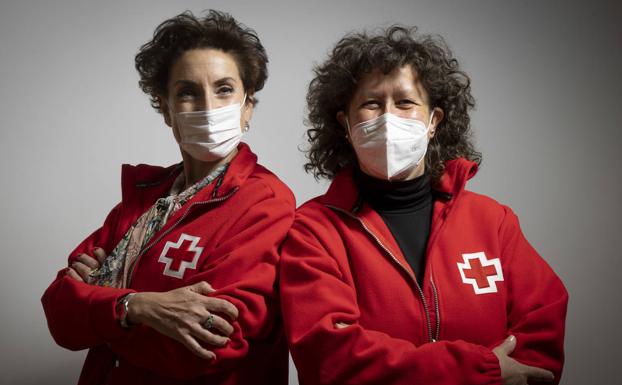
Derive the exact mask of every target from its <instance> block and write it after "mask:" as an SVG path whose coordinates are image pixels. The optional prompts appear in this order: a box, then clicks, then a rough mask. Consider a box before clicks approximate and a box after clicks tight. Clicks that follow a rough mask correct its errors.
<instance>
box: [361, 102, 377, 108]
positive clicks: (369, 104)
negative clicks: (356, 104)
mask: <svg viewBox="0 0 622 385" xmlns="http://www.w3.org/2000/svg"><path fill="white" fill-rule="evenodd" d="M378 107H380V102H378V101H377V100H367V101H365V102H364V103H363V104H361V108H367V109H369V110H372V109H375V108H378Z"/></svg>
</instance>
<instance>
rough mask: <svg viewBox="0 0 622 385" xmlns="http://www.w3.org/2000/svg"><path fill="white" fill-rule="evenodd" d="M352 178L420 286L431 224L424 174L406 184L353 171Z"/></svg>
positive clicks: (427, 188) (428, 189) (429, 200)
mask: <svg viewBox="0 0 622 385" xmlns="http://www.w3.org/2000/svg"><path fill="white" fill-rule="evenodd" d="M354 179H355V181H356V184H357V185H358V187H359V190H360V191H361V194H362V196H363V199H364V200H365V201H366V202H368V203H369V204H370V205H371V206H372V207H373V208H374V210H376V211H377V212H378V213H379V214H380V216H381V217H382V219H383V220H384V223H385V224H386V225H387V227H388V228H389V230H391V233H392V234H393V237H394V238H395V240H396V241H397V244H398V245H399V247H400V249H401V250H402V254H404V257H406V261H407V262H408V264H409V265H410V267H411V268H412V270H413V271H414V273H415V276H416V277H417V281H419V283H421V282H423V275H424V271H425V253H426V247H427V244H428V237H429V235H430V227H431V224H432V189H431V187H430V178H429V176H428V175H427V174H424V175H422V176H420V177H418V178H415V179H412V180H407V181H394V182H391V181H387V180H381V179H376V178H374V177H371V176H369V175H367V174H365V173H364V172H362V171H360V170H359V169H356V170H355V172H354Z"/></svg>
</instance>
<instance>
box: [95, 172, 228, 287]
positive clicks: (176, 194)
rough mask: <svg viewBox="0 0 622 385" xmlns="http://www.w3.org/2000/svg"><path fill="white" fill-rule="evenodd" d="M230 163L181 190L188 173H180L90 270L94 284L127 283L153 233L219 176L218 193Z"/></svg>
mask: <svg viewBox="0 0 622 385" xmlns="http://www.w3.org/2000/svg"><path fill="white" fill-rule="evenodd" d="M228 167H229V163H226V164H224V165H222V166H219V167H218V168H216V169H215V170H214V171H212V172H211V173H210V174H209V175H207V176H206V177H205V178H203V179H201V180H200V181H198V182H197V183H195V184H193V185H192V186H190V187H188V188H187V189H186V190H184V191H182V192H180V191H181V189H182V188H183V186H184V183H185V177H184V174H183V172H182V173H181V174H179V176H178V177H177V179H175V182H174V183H173V186H172V187H171V190H170V192H169V194H170V195H169V196H167V197H164V198H159V199H158V200H157V201H156V202H155V204H154V205H153V206H151V208H150V209H149V210H147V211H146V212H145V213H144V214H143V215H141V216H140V218H138V220H137V221H136V222H135V223H134V224H133V225H132V227H130V229H129V230H128V231H127V233H125V236H123V238H122V239H121V241H120V242H119V244H117V246H116V247H115V248H114V250H112V252H111V253H110V255H108V256H107V257H106V259H105V261H104V263H102V265H101V266H100V267H99V269H97V270H93V271H92V272H91V284H95V285H99V286H110V287H117V288H124V287H127V284H128V278H129V276H130V274H131V271H130V269H132V267H133V265H134V263H135V262H136V258H137V257H138V256H139V255H140V252H141V251H142V249H143V247H145V245H146V244H147V243H148V242H149V240H150V239H151V238H152V237H153V235H154V234H155V233H157V232H158V231H160V229H162V227H163V226H164V225H165V224H166V222H167V221H168V219H169V218H170V217H171V216H172V215H173V214H175V213H176V212H177V211H178V210H179V209H180V208H181V207H182V206H183V205H184V204H185V203H186V202H188V201H189V200H190V199H192V198H193V197H194V196H195V195H196V193H197V192H199V191H200V190H201V189H202V188H204V187H205V186H208V185H209V184H210V183H212V182H213V181H214V180H216V179H217V178H218V182H217V183H218V184H217V185H216V187H215V188H214V193H216V192H217V190H218V187H219V186H220V183H222V180H223V178H219V177H220V176H221V175H223V176H224V174H225V172H226V171H227V168H228Z"/></svg>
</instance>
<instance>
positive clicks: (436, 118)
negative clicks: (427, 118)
mask: <svg viewBox="0 0 622 385" xmlns="http://www.w3.org/2000/svg"><path fill="white" fill-rule="evenodd" d="M432 114H433V115H432V122H431V123H430V131H428V139H432V138H433V137H434V134H436V128H437V127H438V125H439V124H440V123H441V122H442V121H443V118H444V117H445V112H443V110H442V109H441V108H440V107H434V110H432Z"/></svg>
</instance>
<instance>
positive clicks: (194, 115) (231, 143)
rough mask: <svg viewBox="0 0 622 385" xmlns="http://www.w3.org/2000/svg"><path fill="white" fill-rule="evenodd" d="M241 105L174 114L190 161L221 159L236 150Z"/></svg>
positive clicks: (239, 134)
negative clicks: (192, 159)
mask: <svg viewBox="0 0 622 385" xmlns="http://www.w3.org/2000/svg"><path fill="white" fill-rule="evenodd" d="M245 101H246V95H245V96H244V101H243V102H242V104H240V103H235V104H231V105H229V106H225V107H220V108H215V109H211V110H207V111H193V112H178V113H176V114H175V118H176V121H177V125H178V129H179V136H180V142H179V145H180V147H181V148H182V149H184V150H185V151H186V152H188V153H189V154H190V155H191V156H192V157H193V158H195V159H197V160H202V161H205V162H208V161H215V160H219V159H222V158H224V157H226V156H227V155H229V154H230V153H231V151H233V150H234V149H236V148H237V147H238V144H239V143H240V139H241V138H242V129H241V128H240V118H241V115H242V113H241V111H240V109H241V108H242V105H243V104H244V102H245Z"/></svg>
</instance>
